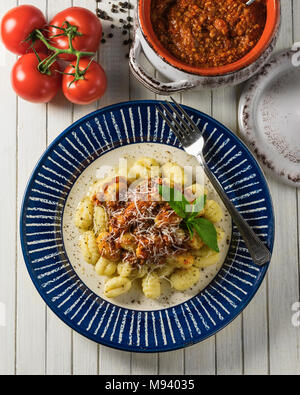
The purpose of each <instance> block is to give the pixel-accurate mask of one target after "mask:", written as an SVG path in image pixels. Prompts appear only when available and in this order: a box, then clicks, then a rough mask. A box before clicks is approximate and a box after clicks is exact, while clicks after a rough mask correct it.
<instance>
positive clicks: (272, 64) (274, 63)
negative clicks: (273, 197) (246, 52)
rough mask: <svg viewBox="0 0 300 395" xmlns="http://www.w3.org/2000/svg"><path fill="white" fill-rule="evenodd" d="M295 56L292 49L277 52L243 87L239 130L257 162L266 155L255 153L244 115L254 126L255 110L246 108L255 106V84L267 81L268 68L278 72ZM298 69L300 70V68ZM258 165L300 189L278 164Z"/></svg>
mask: <svg viewBox="0 0 300 395" xmlns="http://www.w3.org/2000/svg"><path fill="white" fill-rule="evenodd" d="M294 54H296V52H295V51H293V50H292V49H283V50H280V51H277V52H276V53H275V54H274V55H273V56H272V57H271V59H270V60H269V61H268V63H267V64H266V65H265V66H264V67H263V68H262V70H260V71H259V72H258V73H257V74H256V75H254V76H253V77H252V78H251V79H250V80H249V81H247V83H246V84H245V86H244V87H243V89H242V91H241V95H240V99H239V106H238V124H239V130H240V133H241V136H242V138H243V142H244V143H245V142H246V143H250V144H251V148H249V150H250V152H251V154H252V156H254V158H255V160H256V161H259V160H260V157H261V156H263V155H264V154H265V153H264V152H262V151H259V153H258V154H257V153H255V152H254V150H257V149H258V146H257V144H256V143H255V141H251V142H249V138H248V136H247V133H246V130H248V129H249V127H248V126H247V122H245V120H244V115H246V116H247V119H251V124H253V119H254V116H253V108H252V111H251V109H250V111H249V110H248V111H247V112H246V110H245V108H246V106H248V107H249V103H250V106H253V101H254V99H255V97H256V95H255V92H257V89H256V90H255V92H253V88H254V84H255V86H257V84H258V83H259V81H260V80H262V79H263V80H265V78H267V76H268V75H269V72H268V74H267V76H265V71H266V69H267V68H268V69H271V70H276V68H280V65H281V62H280V59H281V58H286V57H287V56H292V55H294ZM295 69H297V67H295ZM298 69H299V70H300V66H298ZM276 75H277V73H276ZM273 78H274V77H273ZM245 112H246V113H245ZM248 122H249V121H248ZM253 128H254V126H253V125H252V128H250V132H251V137H253V136H255V132H254V131H253V130H252V129H253ZM254 129H257V128H254ZM280 156H281V155H280V154H279V157H280ZM269 158H270V156H269V155H268V156H266V159H267V160H268V159H269ZM273 162H274V161H273ZM258 163H259V165H260V166H261V168H262V169H263V170H264V171H265V172H266V173H268V174H269V175H271V176H272V177H273V178H274V179H276V180H277V181H278V180H279V181H280V182H281V183H284V184H285V185H289V186H291V187H294V188H299V187H300V180H299V181H293V180H292V179H290V178H289V174H287V173H286V172H285V174H284V175H282V174H281V172H282V170H283V169H281V168H280V167H278V165H277V163H276V164H275V167H274V168H273V169H272V168H271V167H270V166H268V165H267V164H264V163H260V162H258ZM299 174H300V173H299Z"/></svg>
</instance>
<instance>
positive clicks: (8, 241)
mask: <svg viewBox="0 0 300 395" xmlns="http://www.w3.org/2000/svg"><path fill="white" fill-rule="evenodd" d="M15 5H16V1H11V0H5V1H1V3H0V19H1V18H2V16H3V15H4V14H5V13H6V12H7V11H8V10H9V9H10V8H12V7H14V6H15ZM15 61H16V56H15V55H13V54H11V53H9V52H8V51H7V50H6V48H5V47H4V45H3V44H2V43H1V42H0V86H1V92H2V94H3V95H4V92H5V100H2V101H1V107H0V117H1V119H2V122H4V125H5V127H4V130H3V132H4V133H2V139H1V146H0V168H1V169H5V171H2V174H1V179H2V187H3V189H2V191H3V193H2V196H1V223H0V262H1V264H0V350H1V358H0V375H11V374H14V372H15V330H16V326H15V303H16V281H15V279H16V237H17V236H16V232H17V223H16V216H17V214H16V154H17V144H16V131H17V118H16V106H17V102H16V96H15V94H14V92H13V90H12V88H11V85H10V79H9V75H10V71H11V68H12V66H13V64H14V63H15ZM3 98H4V97H3ZM4 191H5V193H4Z"/></svg>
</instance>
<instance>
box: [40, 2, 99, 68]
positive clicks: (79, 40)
mask: <svg viewBox="0 0 300 395" xmlns="http://www.w3.org/2000/svg"><path fill="white" fill-rule="evenodd" d="M66 21H67V22H69V23H70V24H71V25H73V26H76V27H77V29H78V32H79V33H81V34H82V35H81V36H76V37H74V39H73V41H72V43H73V46H74V48H75V49H76V50H78V51H83V52H96V51H97V50H98V47H99V45H100V40H101V37H102V25H101V22H100V20H99V19H98V18H97V17H96V15H95V14H93V13H92V12H91V11H89V10H87V9H86V8H82V7H70V8H67V9H66V10H64V11H62V12H60V13H59V14H57V15H56V16H55V17H54V18H53V19H52V21H51V22H50V24H49V25H52V26H57V27H61V26H62V25H63V24H64V22H66ZM61 33H62V31H61V30H60V29H56V28H54V27H51V26H50V27H49V35H48V36H49V38H50V37H51V44H52V45H53V46H54V47H55V48H59V49H68V48H69V42H68V37H66V36H60V37H53V36H55V35H57V34H61ZM60 58H61V59H65V60H70V61H72V60H75V59H76V57H75V56H74V55H68V54H62V55H60Z"/></svg>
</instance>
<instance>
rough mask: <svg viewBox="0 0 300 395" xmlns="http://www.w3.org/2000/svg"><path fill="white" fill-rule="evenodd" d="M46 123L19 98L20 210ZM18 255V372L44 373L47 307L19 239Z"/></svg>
mask: <svg viewBox="0 0 300 395" xmlns="http://www.w3.org/2000/svg"><path fill="white" fill-rule="evenodd" d="M19 4H32V5H35V6H36V7H38V8H40V9H41V10H42V11H43V12H44V13H46V3H44V4H41V2H40V1H39V0H32V1H29V2H28V1H23V0H22V1H19ZM33 114H34V118H33ZM33 120H34V121H33ZM46 126H47V122H46V105H39V104H32V103H28V102H25V101H24V100H22V99H19V100H18V199H17V201H18V213H19V212H20V208H21V203H22V197H23V193H24V190H25V186H26V183H27V181H28V178H29V176H30V174H31V172H32V169H33V167H34V166H35V164H36V162H37V160H38V158H39V157H40V156H41V154H42V153H43V151H44V150H45V148H46ZM33 142H34V144H33ZM29 153H30V154H29ZM17 257H18V261H17V287H18V290H17V335H16V342H17V343H16V347H17V354H16V358H17V361H16V364H17V366H16V369H17V374H44V373H45V329H46V322H45V318H46V307H45V304H44V302H43V301H42V299H41V298H40V296H39V295H38V293H37V292H36V290H35V288H34V285H33V284H32V282H31V280H30V278H29V275H28V272H27V270H26V267H25V264H24V261H23V256H22V252H21V247H20V241H19V240H18V249H17Z"/></svg>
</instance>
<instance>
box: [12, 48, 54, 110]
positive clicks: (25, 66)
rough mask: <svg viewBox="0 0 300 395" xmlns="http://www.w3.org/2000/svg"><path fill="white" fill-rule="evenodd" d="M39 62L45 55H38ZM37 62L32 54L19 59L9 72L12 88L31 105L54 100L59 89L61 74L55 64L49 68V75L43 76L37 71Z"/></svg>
mask: <svg viewBox="0 0 300 395" xmlns="http://www.w3.org/2000/svg"><path fill="white" fill-rule="evenodd" d="M39 57H40V59H41V60H44V59H45V58H46V57H47V55H45V54H43V53H39ZM38 65H39V60H38V59H37V57H36V55H35V54H34V53H28V54H26V55H23V56H21V57H20V59H19V60H18V61H17V62H16V63H15V65H14V67H13V69H12V72H11V83H12V87H13V89H14V90H15V92H16V93H17V95H19V96H20V97H22V98H23V99H25V100H28V101H30V102H33V103H48V102H49V101H50V100H52V99H53V98H54V96H55V95H56V94H57V92H58V91H59V89H60V87H61V74H60V73H58V72H57V71H56V70H59V66H58V64H57V63H56V62H55V63H53V65H52V66H51V67H50V73H51V74H50V75H48V74H43V73H41V72H40V71H39V69H38Z"/></svg>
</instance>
